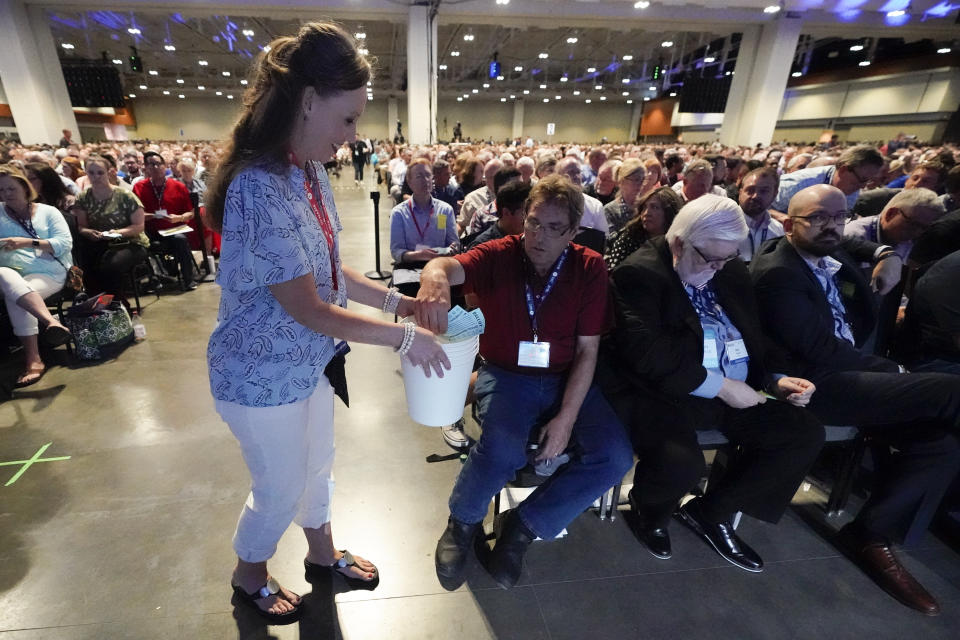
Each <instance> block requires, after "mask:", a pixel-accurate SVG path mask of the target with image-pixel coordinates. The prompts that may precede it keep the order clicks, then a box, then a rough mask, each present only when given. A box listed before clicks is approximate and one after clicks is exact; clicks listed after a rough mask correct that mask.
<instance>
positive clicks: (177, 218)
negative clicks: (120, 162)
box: [133, 151, 197, 291]
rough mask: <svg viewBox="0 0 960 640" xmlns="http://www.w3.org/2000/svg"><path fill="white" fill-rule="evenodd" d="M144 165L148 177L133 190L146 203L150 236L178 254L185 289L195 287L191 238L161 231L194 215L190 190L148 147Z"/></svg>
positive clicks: (160, 244) (167, 250)
mask: <svg viewBox="0 0 960 640" xmlns="http://www.w3.org/2000/svg"><path fill="white" fill-rule="evenodd" d="M143 165H144V169H145V172H146V177H147V179H146V180H141V181H139V182H138V183H137V184H135V185H133V192H134V194H136V196H137V198H139V199H140V202H141V203H143V210H144V212H145V213H146V214H147V215H146V222H145V224H146V232H147V237H149V238H150V240H151V241H153V242H156V243H157V244H158V245H159V246H160V248H161V249H162V250H163V251H164V252H166V253H169V254H171V255H172V256H174V258H176V260H177V264H178V265H179V266H180V276H181V278H182V279H183V283H182V285H181V286H182V288H183V290H184V291H193V290H194V289H196V288H197V283H196V280H195V279H194V271H195V270H196V269H195V265H194V263H193V253H191V251H190V242H189V241H188V240H187V238H186V237H185V234H177V235H172V236H166V237H164V236H161V235H160V231H161V230H163V229H171V228H173V227H177V226H180V225H182V224H185V223H187V222H189V221H190V220H192V219H193V203H192V202H191V201H190V194H189V192H187V188H186V187H185V186H184V185H183V183H182V182H180V181H179V180H174V179H173V178H168V177H167V176H166V171H167V163H166V160H164V159H163V156H161V155H160V154H159V153H156V152H155V151H147V152H146V153H145V154H143Z"/></svg>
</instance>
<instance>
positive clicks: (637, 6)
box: [633, 0, 650, 9]
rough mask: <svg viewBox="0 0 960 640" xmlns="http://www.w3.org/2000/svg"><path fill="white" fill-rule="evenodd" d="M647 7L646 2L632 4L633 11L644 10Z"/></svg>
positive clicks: (648, 4)
mask: <svg viewBox="0 0 960 640" xmlns="http://www.w3.org/2000/svg"><path fill="white" fill-rule="evenodd" d="M649 6H650V3H649V2H647V0H640V1H639V2H634V3H633V8H634V9H646V8H647V7H649Z"/></svg>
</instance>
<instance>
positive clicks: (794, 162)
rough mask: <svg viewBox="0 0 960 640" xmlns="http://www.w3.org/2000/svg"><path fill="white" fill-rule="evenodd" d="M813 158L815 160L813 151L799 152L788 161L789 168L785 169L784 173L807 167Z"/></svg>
mask: <svg viewBox="0 0 960 640" xmlns="http://www.w3.org/2000/svg"><path fill="white" fill-rule="evenodd" d="M811 160H813V154H812V153H798V154H797V155H795V156H793V158H791V159H790V161H789V162H788V163H787V168H786V169H785V170H784V173H793V172H794V171H800V170H801V169H806V168H807V165H808V164H810V161H811Z"/></svg>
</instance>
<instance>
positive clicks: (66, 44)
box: [60, 42, 74, 51]
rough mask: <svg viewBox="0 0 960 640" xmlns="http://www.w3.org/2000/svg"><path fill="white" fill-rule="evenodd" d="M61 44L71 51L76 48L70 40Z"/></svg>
mask: <svg viewBox="0 0 960 640" xmlns="http://www.w3.org/2000/svg"><path fill="white" fill-rule="evenodd" d="M60 46H61V47H63V48H64V49H66V50H67V51H69V50H70V49H73V48H74V47H73V45H72V44H70V43H69V42H64V43H63V44H61V45H60Z"/></svg>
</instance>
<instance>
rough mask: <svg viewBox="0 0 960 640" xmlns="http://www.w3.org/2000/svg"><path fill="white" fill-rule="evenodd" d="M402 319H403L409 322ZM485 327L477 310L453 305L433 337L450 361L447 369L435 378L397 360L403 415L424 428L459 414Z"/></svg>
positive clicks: (446, 421)
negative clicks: (440, 332) (444, 326)
mask: <svg viewBox="0 0 960 640" xmlns="http://www.w3.org/2000/svg"><path fill="white" fill-rule="evenodd" d="M413 321H414V320H413V318H405V319H404V322H413ZM485 326H486V321H485V320H484V318H483V313H481V312H480V310H479V309H474V310H473V311H469V312H468V311H464V310H463V309H461V308H460V307H454V308H453V309H451V310H450V312H449V314H448V315H447V332H446V333H445V334H443V335H442V336H437V339H438V340H439V341H440V344H441V345H442V346H443V350H444V351H445V352H446V354H447V358H448V359H449V360H450V369H449V370H446V369H445V370H444V371H443V377H442V378H441V377H439V376H438V375H437V374H436V372H435V371H434V372H433V373H431V375H430V377H429V378H428V377H427V376H426V374H425V373H424V372H423V368H422V367H417V366H414V365H413V364H411V362H410V360H409V359H407V358H401V359H400V366H401V369H402V371H403V387H404V391H405V392H406V396H407V414H408V415H409V416H410V418H411V419H412V420H413V421H414V422H419V423H420V424H422V425H425V426H428V427H442V426H444V425H448V424H453V423H454V422H456V421H457V420H459V419H460V418H462V417H463V403H464V402H465V401H466V399H467V390H468V389H469V387H470V375H471V374H472V373H473V362H474V360H475V359H476V357H477V353H478V352H479V351H480V334H481V333H483V329H484V327H485Z"/></svg>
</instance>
